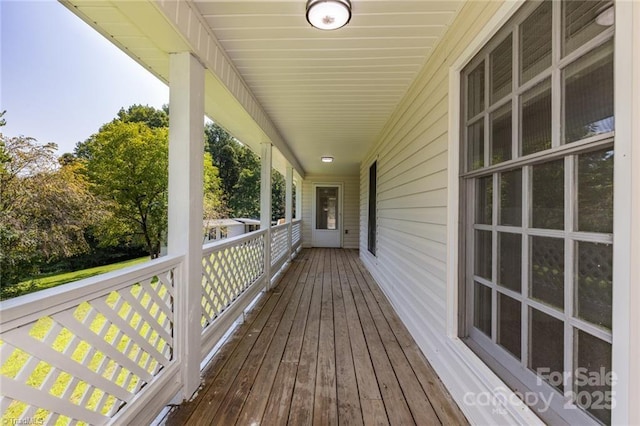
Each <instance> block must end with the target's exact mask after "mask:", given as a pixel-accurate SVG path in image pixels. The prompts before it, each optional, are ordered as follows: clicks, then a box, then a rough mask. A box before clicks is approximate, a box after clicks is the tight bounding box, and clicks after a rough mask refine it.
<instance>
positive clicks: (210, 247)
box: [202, 229, 267, 254]
mask: <svg viewBox="0 0 640 426" xmlns="http://www.w3.org/2000/svg"><path fill="white" fill-rule="evenodd" d="M266 233H267V230H266V229H259V230H257V231H253V232H249V233H247V234H242V235H238V236H237V237H231V238H225V239H223V240H220V241H214V242H212V243H209V244H205V245H204V246H203V247H202V250H203V254H209V253H212V252H214V251H219V250H223V249H226V248H229V247H232V246H235V245H237V244H241V243H244V242H245V241H249V240H252V239H254V238H255V237H257V236H259V235H262V234H266Z"/></svg>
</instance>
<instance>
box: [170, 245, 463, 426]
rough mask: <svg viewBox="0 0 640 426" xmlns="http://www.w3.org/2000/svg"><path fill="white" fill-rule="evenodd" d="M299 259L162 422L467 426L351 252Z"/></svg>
mask: <svg viewBox="0 0 640 426" xmlns="http://www.w3.org/2000/svg"><path fill="white" fill-rule="evenodd" d="M300 256H301V257H299V258H298V259H300V260H297V261H296V262H294V264H293V265H292V267H290V268H289V270H288V271H287V272H286V273H285V275H284V276H283V279H282V281H281V283H280V284H279V286H278V287H276V289H274V291H272V292H269V293H267V294H266V295H265V296H264V297H262V298H260V299H259V301H258V302H257V304H256V306H255V307H254V308H253V309H252V310H251V311H250V312H248V313H247V315H246V319H245V322H244V323H243V324H241V325H239V326H238V328H237V329H236V330H235V331H234V332H233V333H232V335H231V336H230V338H229V339H228V341H227V342H226V343H225V344H224V345H223V346H222V347H221V349H220V350H219V352H218V354H216V356H215V357H214V358H213V360H212V362H211V364H210V366H209V368H208V369H207V370H206V372H205V381H204V384H203V387H202V389H201V391H200V393H199V396H198V397H197V398H196V399H195V400H194V401H192V402H190V403H187V404H183V405H182V406H181V407H180V409H178V410H176V411H175V412H174V413H172V414H171V416H170V417H169V418H168V419H167V422H166V424H169V425H178V424H180V425H184V424H187V425H199V424H224V425H227V424H238V425H248V424H264V425H271V424H287V423H288V424H291V425H296V426H297V425H305V424H312V423H314V424H318V425H325V424H340V425H388V424H394V425H395V424H400V425H405V424H420V425H422V424H429V425H431V424H439V423H443V424H467V421H466V419H465V418H464V416H463V415H462V413H461V412H460V410H459V408H458V407H457V406H456V405H455V403H454V402H453V400H452V399H451V397H450V395H449V394H448V392H447V391H446V389H445V388H444V386H443V385H442V383H441V382H440V380H439V379H438V377H437V375H436V374H435V372H434V371H433V369H432V368H431V367H430V365H429V364H428V362H427V360H426V359H425V358H424V355H423V354H422V352H421V351H420V349H419V348H418V347H417V345H416V344H415V342H414V341H413V339H412V338H411V335H410V334H409V332H408V331H407V329H406V327H404V324H402V322H401V321H400V319H399V318H398V316H397V315H396V314H395V311H394V310H393V308H392V306H391V305H390V304H389V302H388V301H387V299H386V297H385V296H384V294H383V293H382V291H381V290H380V288H379V287H378V285H377V284H376V283H375V281H374V280H373V278H372V277H371V275H370V274H369V273H368V271H367V270H366V268H365V267H364V265H363V264H362V262H361V261H360V259H359V258H358V252H357V251H353V250H341V249H312V250H304V251H303V252H302V253H301V255H300ZM432 406H433V408H432Z"/></svg>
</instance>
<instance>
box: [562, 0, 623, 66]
mask: <svg viewBox="0 0 640 426" xmlns="http://www.w3.org/2000/svg"><path fill="white" fill-rule="evenodd" d="M611 3H612V2H611V1H610V0H600V1H597V0H583V1H578V0H572V1H563V2H562V26H563V29H564V43H563V49H562V52H563V54H564V55H566V54H568V53H571V52H573V51H574V50H576V49H577V48H578V47H580V46H582V45H583V44H585V43H586V42H587V41H589V40H591V39H592V38H594V37H595V36H597V35H598V34H600V33H601V32H603V31H604V30H606V29H607V28H609V26H608V25H600V24H598V23H597V22H596V18H597V17H598V15H600V13H602V12H603V11H604V10H605V9H606V6H607V4H611Z"/></svg>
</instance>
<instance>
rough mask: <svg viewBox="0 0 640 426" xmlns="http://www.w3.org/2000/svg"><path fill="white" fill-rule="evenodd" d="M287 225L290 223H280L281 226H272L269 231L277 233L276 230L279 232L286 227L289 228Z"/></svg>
mask: <svg viewBox="0 0 640 426" xmlns="http://www.w3.org/2000/svg"><path fill="white" fill-rule="evenodd" d="M289 225H291V223H289V222H287V223H282V224H280V225H276V226H272V227H271V230H272V231H277V230H279V229H284V228H288V227H289Z"/></svg>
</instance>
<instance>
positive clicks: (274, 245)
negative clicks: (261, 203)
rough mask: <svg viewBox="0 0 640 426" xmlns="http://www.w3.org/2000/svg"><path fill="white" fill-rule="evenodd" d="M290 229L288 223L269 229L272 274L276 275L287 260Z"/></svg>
mask: <svg viewBox="0 0 640 426" xmlns="http://www.w3.org/2000/svg"><path fill="white" fill-rule="evenodd" d="M290 229H291V224H290V223H283V224H282V225H278V226H274V227H273V228H271V269H272V272H273V273H277V271H278V270H279V269H280V268H281V267H282V265H284V263H285V262H286V261H287V260H288V255H289V230H290Z"/></svg>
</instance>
